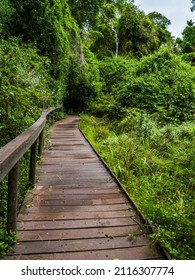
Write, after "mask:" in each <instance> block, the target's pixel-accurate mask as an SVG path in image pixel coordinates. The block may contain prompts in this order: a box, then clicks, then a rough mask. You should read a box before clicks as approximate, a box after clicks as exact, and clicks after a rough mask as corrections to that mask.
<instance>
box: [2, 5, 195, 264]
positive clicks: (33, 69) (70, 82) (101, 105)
mask: <svg viewBox="0 0 195 280" xmlns="http://www.w3.org/2000/svg"><path fill="white" fill-rule="evenodd" d="M192 4H194V1H192ZM170 24H171V22H170V20H169V19H167V18H166V17H165V16H163V15H162V14H160V13H158V12H156V11H154V12H152V13H150V14H148V15H146V14H145V13H144V12H143V11H140V9H139V8H138V7H136V5H135V3H134V1H133V0H129V1H128V0H109V1H108V0H98V1H92V0H85V1H81V0H74V1H71V0H63V1H61V0H34V1H30V0H25V1H24V0H22V1H21V0H1V1H0V147H2V146H3V145H4V144H6V143H7V142H9V141H10V140H11V139H13V138H14V137H15V136H16V135H18V134H19V133H21V132H22V131H24V129H26V128H27V127H29V126H30V125H31V124H32V123H33V122H34V121H35V120H36V119H37V118H38V117H39V115H40V113H41V111H42V109H43V108H46V107H50V106H53V105H56V104H59V103H62V102H63V104H64V107H65V110H66V111H67V112H71V113H72V112H82V111H84V112H88V113H89V114H93V115H95V116H96V117H97V116H98V117H100V118H101V122H103V123H104V122H105V124H106V126H102V125H100V124H99V120H98V119H95V118H94V119H93V118H92V120H91V118H88V117H84V118H83V122H84V124H86V125H87V127H88V128H89V129H88V131H86V133H88V136H89V137H90V139H91V140H92V141H93V143H94V144H95V145H96V147H97V148H98V149H100V150H101V152H102V155H103V157H104V158H105V159H106V161H107V162H108V164H109V165H110V166H111V168H112V169H113V170H114V172H115V173H116V174H117V176H119V178H120V179H121V180H122V182H124V184H125V185H126V186H127V190H128V191H129V192H130V194H131V195H132V196H133V197H134V199H135V200H136V202H137V204H139V207H140V209H141V210H142V211H143V212H144V214H145V215H146V217H147V218H149V219H150V220H152V222H153V223H154V225H155V226H156V228H157V235H156V236H155V237H154V239H155V240H157V241H160V242H161V243H162V244H163V246H165V247H166V248H167V250H168V251H169V252H170V253H171V255H172V256H173V257H174V258H178V259H182V258H186V259H188V258H194V253H193V250H194V248H195V246H194V243H193V242H194V241H193V236H192V234H193V228H194V224H193V222H192V221H193V218H194V216H193V215H194V212H193V205H194V179H193V176H192V173H193V170H194V158H193V153H194V140H193V139H194V138H193V137H194V115H195V67H194V63H195V62H194V57H195V41H194V38H195V36H194V35H195V33H194V32H195V26H194V22H193V21H192V20H189V21H187V26H186V27H185V29H184V30H183V33H182V38H177V39H176V40H174V39H173V38H172V36H171V33H170V32H169V31H168V26H169V25H170ZM108 123H109V125H107V124H108ZM156 143H158V146H157V144H156ZM28 164H29V162H28V155H26V156H25V157H24V159H23V164H22V165H23V168H22V169H21V176H20V183H19V184H20V187H19V192H20V194H19V200H20V201H19V204H20V202H21V201H22V199H23V197H24V194H25V192H26V183H25V182H26V181H27V178H26V176H27V171H26V170H27V166H28ZM144 190H145V191H144ZM140 197H142V199H140ZM6 200H7V182H6V179H5V180H4V181H3V182H1V183H0V255H2V254H4V253H5V252H6V250H7V249H8V247H9V244H10V242H11V241H13V236H12V235H11V236H9V235H7V233H6V231H5V228H6V226H5V223H6V221H5V220H6V219H5V216H6ZM157 217H159V219H158V218H157ZM175 224H177V226H176V227H175V226H174V225H175Z"/></svg>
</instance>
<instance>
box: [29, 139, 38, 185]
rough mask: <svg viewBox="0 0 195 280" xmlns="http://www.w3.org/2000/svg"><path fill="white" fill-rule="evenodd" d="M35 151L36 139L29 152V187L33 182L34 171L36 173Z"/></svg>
mask: <svg viewBox="0 0 195 280" xmlns="http://www.w3.org/2000/svg"><path fill="white" fill-rule="evenodd" d="M36 152H37V140H36V141H35V142H34V143H33V144H32V146H31V154H30V172H29V183H30V187H33V186H34V184H35V173H36Z"/></svg>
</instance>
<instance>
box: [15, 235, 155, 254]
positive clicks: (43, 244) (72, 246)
mask: <svg viewBox="0 0 195 280" xmlns="http://www.w3.org/2000/svg"><path fill="white" fill-rule="evenodd" d="M150 243H151V240H150V239H149V238H148V237H146V236H144V235H137V236H135V238H134V239H133V240H130V239H128V237H114V238H112V237H106V238H91V239H74V240H57V241H53V240H49V241H33V242H28V241H27V242H21V243H20V244H18V245H17V247H13V251H14V254H17V255H19V254H40V253H43V252H44V253H64V252H81V251H93V250H105V248H106V250H107V251H109V250H110V249H119V248H127V249H128V250H131V248H135V247H141V246H147V245H149V244H150Z"/></svg>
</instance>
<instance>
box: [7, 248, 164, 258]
mask: <svg viewBox="0 0 195 280" xmlns="http://www.w3.org/2000/svg"><path fill="white" fill-rule="evenodd" d="M8 259H10V260H29V255H26V254H23V255H20V254H16V255H13V256H9V257H8ZM30 259H31V260H114V259H117V260H161V259H163V257H162V253H161V252H160V250H158V249H156V248H151V247H148V246H142V247H134V248H131V250H127V248H120V249H109V250H93V251H85V252H65V253H64V252H63V253H48V254H31V255H30Z"/></svg>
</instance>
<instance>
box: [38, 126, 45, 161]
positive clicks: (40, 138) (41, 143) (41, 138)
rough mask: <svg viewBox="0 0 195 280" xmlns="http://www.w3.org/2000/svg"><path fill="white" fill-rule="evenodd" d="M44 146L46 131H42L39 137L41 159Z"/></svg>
mask: <svg viewBox="0 0 195 280" xmlns="http://www.w3.org/2000/svg"><path fill="white" fill-rule="evenodd" d="M43 146H44V129H43V130H42V131H41V133H40V135H39V146H38V156H39V157H41V155H42V152H43Z"/></svg>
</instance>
